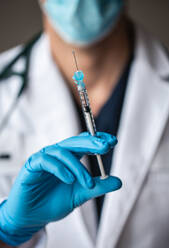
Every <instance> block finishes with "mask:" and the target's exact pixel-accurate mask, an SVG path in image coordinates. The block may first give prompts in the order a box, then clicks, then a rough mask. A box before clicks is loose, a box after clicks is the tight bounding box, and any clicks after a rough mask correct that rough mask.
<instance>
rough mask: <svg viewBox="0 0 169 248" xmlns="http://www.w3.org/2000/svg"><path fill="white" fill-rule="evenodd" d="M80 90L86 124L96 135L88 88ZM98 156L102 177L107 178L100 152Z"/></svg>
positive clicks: (90, 131)
mask: <svg viewBox="0 0 169 248" xmlns="http://www.w3.org/2000/svg"><path fill="white" fill-rule="evenodd" d="M78 91H79V95H80V100H81V104H82V109H83V114H84V118H85V121H86V126H87V129H88V132H89V133H90V134H91V135H93V136H94V135H96V125H95V121H94V117H93V114H92V111H91V108H90V102H89V99H88V94H87V90H86V88H84V89H81V90H78ZM96 158H97V161H98V165H99V168H100V172H101V179H105V178H107V175H106V173H105V170H104V166H103V161H102V158H101V156H100V155H99V154H96Z"/></svg>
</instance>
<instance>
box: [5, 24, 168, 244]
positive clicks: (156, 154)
mask: <svg viewBox="0 0 169 248" xmlns="http://www.w3.org/2000/svg"><path fill="white" fill-rule="evenodd" d="M20 49H21V47H17V48H15V49H12V50H10V51H7V52H5V53H3V54H2V55H1V56H0V70H2V68H3V67H4V65H5V64H7V63H9V61H10V60H11V59H12V58H13V57H14V56H15V54H17V53H18V52H19V50H20ZM70 56H71V51H70ZM63 59H64V58H63ZM22 68H23V60H20V61H19V62H18V63H17V65H16V70H18V71H20V70H21V69H22ZM19 81H20V80H19V79H18V77H17V76H15V77H12V78H10V79H9V80H8V81H7V82H4V84H0V119H2V118H3V116H4V115H5V112H6V111H7V109H8V107H9V105H10V104H11V102H12V100H13V99H14V96H15V94H16V92H17V91H18V87H19V85H20V84H19V83H20V82H19ZM110 121H113V116H112V118H111V117H110ZM79 132H80V128H79V123H78V117H77V113H76V110H75V107H74V103H73V101H72V98H71V94H70V92H69V89H68V88H67V86H66V84H65V82H64V80H63V78H62V76H61V73H60V72H59V69H58V68H57V67H56V66H55V64H54V62H53V61H52V58H51V55H50V50H49V42H48V39H47V37H46V36H45V35H43V36H42V37H41V38H40V40H39V41H38V42H37V43H36V45H35V46H34V48H33V50H32V55H31V66H30V72H29V87H28V89H27V90H26V92H25V93H24V94H23V95H22V96H21V98H20V99H19V102H18V106H17V109H16V110H15V112H14V113H13V115H12V116H11V119H10V121H9V123H8V125H7V126H6V129H5V130H4V131H3V133H2V134H1V136H0V151H1V152H2V151H4V152H9V153H11V155H12V157H11V160H9V161H3V160H0V197H1V198H3V197H7V196H8V192H9V190H10V188H11V185H12V180H13V178H14V177H15V176H16V175H17V173H18V171H19V169H20V167H21V166H22V165H23V163H24V161H25V160H26V159H27V158H28V157H29V156H30V155H31V154H32V153H33V152H36V151H38V150H39V149H40V148H42V147H43V146H46V145H49V144H52V143H55V142H58V141H60V140H62V139H64V138H67V137H70V136H72V135H76V134H78V133H79ZM118 140H119V143H118V145H117V147H116V148H115V152H114V157H113V162H112V164H113V166H112V169H111V174H113V175H116V176H118V177H120V178H121V179H122V181H123V187H122V189H121V190H120V191H117V192H113V193H110V194H107V195H106V197H105V201H104V206H103V211H102V216H101V223H100V226H99V229H98V232H97V235H96V231H97V226H96V209H95V205H94V201H89V202H87V203H86V204H84V205H83V206H81V207H79V208H77V209H75V210H74V211H73V213H71V214H70V215H69V216H67V217H66V218H64V219H63V220H61V221H58V222H55V223H51V224H49V225H48V226H47V227H46V231H41V232H39V233H38V234H37V235H35V236H34V237H33V239H32V240H31V241H29V242H28V243H27V244H24V245H22V246H21V247H24V248H26V247H31V248H54V247H56V248H63V247H64V248H66V247H69V248H79V247H80V248H115V247H116V248H136V247H137V248H159V247H160V248H167V247H169V207H168V205H169V60H168V58H167V56H166V54H165V52H164V50H163V48H162V47H161V45H160V44H159V43H158V42H157V41H155V40H154V39H153V38H152V37H151V36H150V35H148V34H147V33H146V32H145V31H143V30H142V29H141V28H139V27H137V31H136V46H135V58H134V61H133V64H132V67H131V72H130V76H129V82H128V87H127V92H126V96H125V101H124V108H123V111H122V118H121V122H120V127H119V132H118ZM31 242H32V243H31Z"/></svg>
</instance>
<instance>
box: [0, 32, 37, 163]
mask: <svg viewBox="0 0 169 248" xmlns="http://www.w3.org/2000/svg"><path fill="white" fill-rule="evenodd" d="M40 36H41V33H38V34H37V35H36V36H35V37H34V39H32V40H31V41H30V42H28V43H27V44H26V45H25V46H24V47H23V48H22V50H21V51H20V52H19V54H18V55H17V56H16V57H15V58H14V59H13V60H12V61H11V62H10V63H9V64H8V65H6V66H5V68H4V69H3V71H2V72H1V73H0V83H2V82H3V83H4V81H5V80H7V79H9V78H10V77H12V76H18V77H20V78H21V86H20V88H19V91H18V93H17V95H16V97H15V100H14V101H13V103H12V105H11V107H10V109H9V110H8V112H7V113H6V115H5V117H4V118H3V120H2V121H1V122H0V134H2V132H3V130H4V128H5V127H6V126H7V124H8V122H9V119H10V117H11V115H12V113H13V111H14V110H15V108H16V106H17V103H18V101H19V99H20V97H21V95H22V94H23V92H24V91H25V90H26V88H27V85H28V82H29V78H28V74H29V66H30V57H31V51H32V47H33V45H34V44H35V43H36V41H37V40H38V39H39V37H40ZM21 58H22V59H24V60H25V68H24V70H23V71H22V72H16V71H14V70H13V67H14V65H15V64H16V63H17V62H18V60H19V59H21ZM0 159H8V154H0Z"/></svg>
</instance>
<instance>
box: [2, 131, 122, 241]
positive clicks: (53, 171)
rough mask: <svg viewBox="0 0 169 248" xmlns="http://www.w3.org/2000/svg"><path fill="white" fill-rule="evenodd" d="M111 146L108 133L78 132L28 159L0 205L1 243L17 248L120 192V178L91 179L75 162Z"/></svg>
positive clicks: (106, 150) (113, 141)
mask: <svg viewBox="0 0 169 248" xmlns="http://www.w3.org/2000/svg"><path fill="white" fill-rule="evenodd" d="M116 143H117V140H116V138H115V137H113V136H112V135H110V134H107V133H97V137H93V136H91V135H89V134H88V133H82V134H80V135H79V136H75V137H71V138H68V139H66V140H63V141H61V142H60V143H58V144H55V145H51V146H48V147H45V148H43V149H42V150H41V151H40V152H38V153H35V154H33V155H32V156H31V157H30V158H29V159H28V161H27V162H26V163H25V165H24V166H23V167H22V169H21V171H20V173H19V175H18V176H17V178H16V181H15V183H14V185H13V188H12V190H11V192H10V194H9V197H8V200H7V201H5V202H3V203H2V204H1V206H0V240H2V241H4V242H5V243H7V244H9V245H14V246H17V245H19V244H21V243H23V242H25V241H27V240H29V239H31V237H32V235H33V234H34V233H36V232H37V231H39V230H40V229H41V228H43V227H44V226H45V225H46V224H48V223H49V222H52V221H57V220H60V219H62V218H64V217H65V216H66V215H68V214H69V213H70V212H72V211H73V209H74V208H76V207H78V206H79V205H81V204H83V203H84V202H85V201H87V200H89V199H91V198H93V197H97V196H100V195H102V194H105V193H108V192H111V191H114V190H117V189H119V188H120V187H121V181H120V179H118V178H116V177H112V176H110V177H108V178H107V179H104V180H102V179H100V178H99V177H96V178H92V177H91V175H90V174H89V172H88V171H87V169H86V168H85V167H84V166H83V164H82V163H81V162H80V158H81V157H82V156H83V155H84V154H104V153H106V152H108V151H109V150H110V149H112V148H113V147H114V145H115V144H116Z"/></svg>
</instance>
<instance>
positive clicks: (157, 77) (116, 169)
mask: <svg viewBox="0 0 169 248" xmlns="http://www.w3.org/2000/svg"><path fill="white" fill-rule="evenodd" d="M143 36H144V35H143V34H142V32H140V31H138V33H137V44H136V49H135V61H134V63H133V65H132V69H131V73H130V77H129V84H128V88H127V92H126V97H125V102H124V108H123V112H122V119H121V123H120V128H119V133H118V140H119V143H118V145H117V147H116V149H115V153H114V159H113V168H112V174H113V175H115V176H118V177H120V178H121V179H122V181H123V187H122V189H121V190H120V191H117V192H114V193H111V194H108V195H107V196H106V198H105V203H104V208H103V213H102V218H101V224H100V228H99V232H98V239H97V247H98V248H103V247H106V248H109V247H111V248H112V247H115V246H116V244H117V242H118V239H119V237H120V234H121V233H122V230H123V227H124V225H125V224H126V221H127V218H128V217H129V215H130V212H131V210H132V208H133V205H134V203H135V201H136V199H137V197H138V196H139V193H140V191H141V189H142V186H143V184H144V181H145V179H146V175H147V173H148V170H149V168H150V166H151V162H152V160H153V156H154V154H155V152H156V149H157V147H158V144H159V142H160V138H161V135H162V133H163V130H164V128H165V124H166V121H167V119H168V114H169V84H168V82H166V81H165V80H164V79H162V78H165V77H166V70H163V71H159V69H158V66H157V65H153V64H152V63H151V61H150V60H151V59H149V58H151V56H149V57H147V54H149V51H148V48H146V47H145V44H147V43H148V42H147V41H146V40H145V39H146V36H145V37H143ZM151 49H152V48H151ZM153 54H154V56H155V50H154V53H153ZM156 55H157V54H156ZM158 59H159V61H160V59H161V62H162V61H163V62H164V59H163V58H162V56H161V55H160V56H159V58H158ZM156 60H157V59H156ZM159 64H160V62H159ZM167 64H168V62H167ZM167 64H165V63H164V66H165V65H167ZM160 68H161V66H160ZM167 68H168V66H167ZM167 75H168V71H167Z"/></svg>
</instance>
